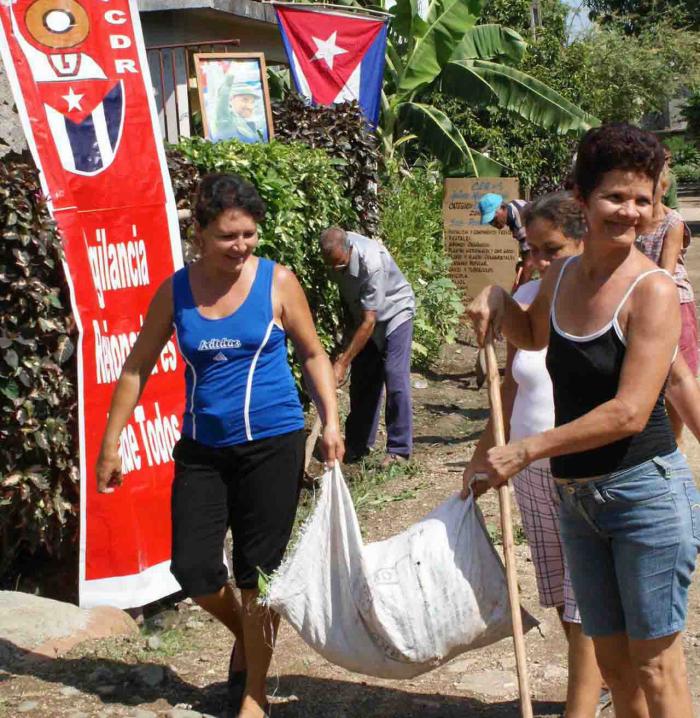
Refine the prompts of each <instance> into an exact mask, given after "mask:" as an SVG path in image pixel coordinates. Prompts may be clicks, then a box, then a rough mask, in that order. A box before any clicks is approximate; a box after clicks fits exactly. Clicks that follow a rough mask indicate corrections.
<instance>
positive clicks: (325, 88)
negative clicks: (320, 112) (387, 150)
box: [275, 5, 387, 127]
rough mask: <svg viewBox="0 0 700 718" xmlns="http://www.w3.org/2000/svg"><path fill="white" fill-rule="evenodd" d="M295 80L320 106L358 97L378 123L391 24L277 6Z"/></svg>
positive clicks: (373, 125)
mask: <svg viewBox="0 0 700 718" xmlns="http://www.w3.org/2000/svg"><path fill="white" fill-rule="evenodd" d="M275 11H276V12H277V20H278V22H279V26H280V32H281V33H282V41H283V42H284V47H285V50H286V52H287V58H288V59H289V65H290V68H291V71H292V77H293V78H294V84H295V85H296V88H297V90H298V91H299V93H300V94H302V95H304V97H307V98H308V99H309V100H311V101H312V102H314V103H316V104H319V105H331V104H334V103H339V102H352V101H353V100H356V101H357V102H358V103H359V105H360V107H361V108H362V111H363V113H364V115H365V117H366V118H367V120H368V121H369V123H370V124H371V125H372V127H376V126H377V122H378V121H379V108H380V101H381V91H382V78H383V76H384V54H385V51H386V33H387V23H386V21H385V20H382V19H377V18H373V17H366V16H364V15H350V14H349V13H342V12H331V11H328V10H317V9H314V8H313V7H308V6H306V7H303V8H301V7H295V6H290V5H286V6H285V5H276V6H275Z"/></svg>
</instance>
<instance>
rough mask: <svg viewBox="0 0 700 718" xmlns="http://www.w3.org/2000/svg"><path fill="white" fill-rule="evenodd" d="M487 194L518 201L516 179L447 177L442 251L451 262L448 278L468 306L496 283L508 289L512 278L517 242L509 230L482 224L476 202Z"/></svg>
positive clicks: (443, 206) (515, 261)
mask: <svg viewBox="0 0 700 718" xmlns="http://www.w3.org/2000/svg"><path fill="white" fill-rule="evenodd" d="M488 192H495V193H496V194H500V195H502V196H503V198H504V200H505V201H506V202H509V201H510V200H512V199H517V197H518V192H519V184H518V180H517V179H515V178H510V177H502V178H501V177H479V178H470V179H467V178H448V179H446V180H445V195H444V199H443V204H442V217H443V223H444V228H445V249H446V251H447V254H448V255H449V256H450V258H451V259H452V267H451V269H450V276H451V277H452V279H453V281H454V283H455V284H456V285H457V287H458V288H459V290H460V291H461V293H462V301H463V302H465V304H467V303H469V302H470V301H471V300H472V299H473V298H474V297H475V296H476V295H477V294H478V293H479V292H480V291H481V290H482V289H483V288H484V287H486V286H488V285H489V284H499V285H500V286H502V287H504V288H505V289H508V290H510V289H511V287H512V286H513V280H514V279H515V265H516V264H517V261H518V243H517V242H516V241H515V240H514V239H513V236H512V234H511V233H510V231H509V230H508V229H507V228H506V229H502V230H498V229H496V228H495V227H491V226H490V225H482V224H481V223H480V220H481V217H480V215H479V208H478V206H477V205H478V203H479V200H480V199H481V197H483V196H484V195H485V194H487V193H488Z"/></svg>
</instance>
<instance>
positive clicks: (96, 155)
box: [66, 115, 102, 172]
mask: <svg viewBox="0 0 700 718" xmlns="http://www.w3.org/2000/svg"><path fill="white" fill-rule="evenodd" d="M66 132H67V134H68V141H69V142H70V148H71V152H72V153H73V159H74V160H75V169H77V170H78V171H80V172H95V171H96V170H99V169H100V168H101V167H102V155H101V154H100V150H99V147H98V146H97V134H96V133H95V123H94V122H93V120H92V115H88V116H87V117H86V118H85V119H84V120H83V121H82V122H81V123H80V124H78V123H77V122H73V121H72V120H69V119H68V118H67V117H66Z"/></svg>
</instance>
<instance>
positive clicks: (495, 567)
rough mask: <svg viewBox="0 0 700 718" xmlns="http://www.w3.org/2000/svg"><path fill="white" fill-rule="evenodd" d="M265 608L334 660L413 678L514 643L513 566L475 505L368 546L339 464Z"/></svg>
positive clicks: (456, 506)
mask: <svg viewBox="0 0 700 718" xmlns="http://www.w3.org/2000/svg"><path fill="white" fill-rule="evenodd" d="M265 602H266V603H267V604H268V605H269V606H270V607H271V608H273V609H274V610H276V611H278V612H279V613H280V614H281V615H282V616H284V617H285V618H286V619H287V621H289V623H291V624H292V626H293V627H294V628H295V629H296V630H297V631H298V632H299V634H300V635H301V637H302V638H303V639H304V640H305V641H306V642H307V643H308V644H309V645H310V646H311V647H312V648H314V649H315V650H316V651H318V653H320V654H321V655H322V656H323V657H324V658H326V659H327V660H329V661H331V662H332V663H335V664H337V665H339V666H342V667H344V668H347V669H348V670H351V671H355V672H357V673H364V674H366V675H371V676H378V677H381V678H412V677H413V676H417V675H420V674H421V673H425V672H426V671H429V670H431V669H433V668H435V667H436V666H438V665H440V664H442V663H444V662H446V661H448V660H450V659H452V658H454V656H456V655H458V654H460V653H462V652H464V651H468V650H471V649H474V648H479V647H481V646H486V645H488V644H490V643H494V642H495V641H498V640H500V639H501V638H504V637H505V636H508V635H510V634H511V620H510V608H509V601H508V591H507V586H506V578H505V573H504V570H503V566H502V564H501V561H500V558H499V556H498V554H497V553H496V551H495V549H494V548H493V546H492V545H491V542H490V540H489V537H488V535H487V533H486V529H485V527H484V524H483V519H482V518H481V514H480V512H479V510H478V508H477V507H476V504H475V502H474V500H473V499H472V498H471V497H470V498H469V499H468V500H467V501H462V500H461V499H460V498H459V496H458V495H457V494H455V495H454V496H453V497H452V498H450V499H448V500H447V501H445V502H444V503H443V504H441V505H440V506H438V507H437V508H436V509H435V510H434V511H432V512H431V513H430V514H428V515H427V516H425V517H424V518H423V519H421V520H420V521H419V522H418V523H416V524H414V525H413V526H411V527H410V528H408V529H407V530H406V531H403V532H402V533H400V534H398V535H397V536H394V537H392V538H390V539H387V540H386V541H379V542H377V543H372V544H367V545H365V544H364V543H363V541H362V536H361V534H360V527H359V524H358V522H357V516H356V514H355V508H354V506H353V504H352V499H351V497H350V493H349V491H348V489H347V487H346V485H345V481H344V480H343V476H342V474H341V471H340V468H339V466H338V465H337V464H336V466H335V467H334V468H333V469H332V470H330V471H327V472H326V474H325V475H324V476H323V479H322V486H321V493H320V497H319V498H318V501H317V504H316V507H315V509H314V512H313V513H312V515H311V516H310V518H309V519H308V521H307V523H306V524H305V526H304V528H303V531H302V534H301V537H300V538H299V541H298V543H297V545H296V546H295V548H294V550H293V551H292V552H291V554H290V555H289V556H288V558H287V559H286V560H285V562H284V563H283V565H282V566H281V567H280V568H279V570H278V571H277V572H276V573H275V575H274V576H273V578H272V581H271V583H270V585H269V590H268V594H267V598H266V601H265ZM524 624H525V626H526V628H531V627H532V626H533V625H535V624H536V622H535V621H534V619H532V618H531V617H530V616H529V615H527V614H525V615H524Z"/></svg>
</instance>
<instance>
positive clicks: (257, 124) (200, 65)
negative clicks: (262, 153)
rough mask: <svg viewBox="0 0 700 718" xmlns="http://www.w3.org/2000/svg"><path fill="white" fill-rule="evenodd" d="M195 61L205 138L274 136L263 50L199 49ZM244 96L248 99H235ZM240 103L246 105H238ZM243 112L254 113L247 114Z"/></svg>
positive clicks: (264, 139) (264, 138)
mask: <svg viewBox="0 0 700 718" xmlns="http://www.w3.org/2000/svg"><path fill="white" fill-rule="evenodd" d="M194 64H195V73H196V76H197V91H198V93H199V106H200V109H201V112H202V129H203V132H204V137H205V139H207V140H210V141H211V142H217V141H220V140H227V139H239V140H241V141H242V142H248V143H253V142H269V141H270V140H271V139H273V138H274V127H273V125H272V109H271V105H270V90H269V88H268V85H267V66H266V64H265V55H264V54H263V53H262V52H199V53H196V54H195V56H194ZM237 89H238V90H240V92H236V90H237ZM243 96H247V98H248V99H234V98H242V97H243ZM250 98H253V100H252V101H251V99H250ZM236 102H238V103H239V104H240V105H242V106H241V107H236V106H235V103H236ZM237 110H238V112H237ZM240 112H246V113H249V112H250V113H251V114H249V115H246V116H243V115H241V114H239V113H240Z"/></svg>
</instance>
